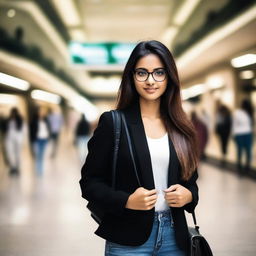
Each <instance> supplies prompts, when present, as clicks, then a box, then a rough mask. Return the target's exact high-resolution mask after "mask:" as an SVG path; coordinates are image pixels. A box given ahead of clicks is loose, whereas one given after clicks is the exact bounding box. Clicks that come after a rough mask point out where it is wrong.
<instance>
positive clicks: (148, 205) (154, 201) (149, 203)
mask: <svg viewBox="0 0 256 256" xmlns="http://www.w3.org/2000/svg"><path fill="white" fill-rule="evenodd" d="M155 204H156V200H153V201H151V202H148V203H147V204H146V207H154V205H155Z"/></svg>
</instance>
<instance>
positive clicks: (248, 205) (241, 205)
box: [0, 140, 256, 256]
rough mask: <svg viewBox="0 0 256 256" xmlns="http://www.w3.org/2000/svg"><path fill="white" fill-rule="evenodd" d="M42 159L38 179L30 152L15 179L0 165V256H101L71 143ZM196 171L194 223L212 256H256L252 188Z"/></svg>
mask: <svg viewBox="0 0 256 256" xmlns="http://www.w3.org/2000/svg"><path fill="white" fill-rule="evenodd" d="M49 149H50V147H49ZM46 158H47V159H46V165H45V168H46V170H45V173H44V175H43V177H41V178H39V177H36V175H35V174H34V171H33V164H32V161H31V158H30V157H29V153H28V150H27V151H25V152H24V153H23V163H22V173H21V175H20V176H19V177H9V176H8V173H7V169H6V168H5V167H3V161H2V159H0V255H1V256H59V255H61V256H71V255H72V256H82V255H83V256H98V255H99V256H100V255H103V248H104V241H103V240H102V239H100V238H98V237H97V236H95V235H94V234H93V232H94V230H95V228H96V227H97V225H96V224H95V223H94V221H93V220H91V218H90V216H89V212H88V211H87V210H86V207H85V205H86V202H85V201H84V200H83V199H81V197H80V188H79V184H78V181H79V178H80V164H79V160H78V156H77V153H76V151H75V148H74V146H73V145H72V143H71V140H65V141H62V143H61V149H60V150H59V152H58V155H57V158H56V159H50V157H49V150H48V154H47V157H46ZM199 171H200V179H199V182H198V184H199V186H200V204H199V206H198V208H197V217H198V222H199V224H200V226H201V232H202V234H204V235H205V236H206V237H207V238H208V240H209V243H210V244H211V246H212V248H213V251H214V256H255V255H256V186H255V185H256V184H255V182H254V181H252V180H249V179H247V178H240V177H237V176H236V175H234V174H232V173H230V172H227V171H224V170H219V169H216V168H215V167H212V166H210V165H207V164H202V165H201V168H200V170H199ZM187 217H188V219H189V222H191V216H187Z"/></svg>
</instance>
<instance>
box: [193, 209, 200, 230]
mask: <svg viewBox="0 0 256 256" xmlns="http://www.w3.org/2000/svg"><path fill="white" fill-rule="evenodd" d="M192 216H193V222H194V225H195V229H197V230H198V231H199V226H198V225H197V222H196V214H195V211H193V212H192Z"/></svg>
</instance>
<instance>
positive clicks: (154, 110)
mask: <svg viewBox="0 0 256 256" xmlns="http://www.w3.org/2000/svg"><path fill="white" fill-rule="evenodd" d="M140 111H141V116H142V117H148V118H160V99H159V100H156V101H146V100H144V99H140Z"/></svg>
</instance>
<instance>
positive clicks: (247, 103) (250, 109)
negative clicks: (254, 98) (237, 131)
mask: <svg viewBox="0 0 256 256" xmlns="http://www.w3.org/2000/svg"><path fill="white" fill-rule="evenodd" d="M241 107H242V109H243V110H244V111H246V112H247V114H248V115H249V116H250V118H251V120H252V125H253V124H254V111H253V106H252V103H251V101H250V100H248V99H244V100H243V101H242V103H241Z"/></svg>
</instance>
